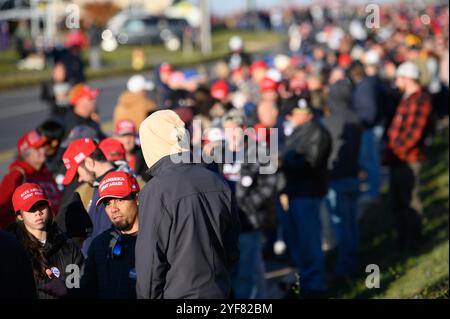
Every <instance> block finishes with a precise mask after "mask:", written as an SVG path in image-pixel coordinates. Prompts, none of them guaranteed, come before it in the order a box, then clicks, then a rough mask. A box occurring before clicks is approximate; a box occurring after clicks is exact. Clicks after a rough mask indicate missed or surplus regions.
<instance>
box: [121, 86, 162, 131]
mask: <svg viewBox="0 0 450 319" xmlns="http://www.w3.org/2000/svg"><path fill="white" fill-rule="evenodd" d="M155 108H156V105H155V103H154V102H153V101H152V100H149V99H148V98H147V97H145V96H144V95H142V94H140V93H133V92H130V91H125V92H124V93H122V94H121V95H120V97H119V101H118V103H117V105H116V108H115V109H114V115H113V121H114V125H115V124H116V123H117V122H119V121H121V120H131V121H133V123H134V125H136V127H139V125H141V123H142V121H143V120H145V118H146V117H147V116H148V114H149V113H150V112H152V111H154V110H155Z"/></svg>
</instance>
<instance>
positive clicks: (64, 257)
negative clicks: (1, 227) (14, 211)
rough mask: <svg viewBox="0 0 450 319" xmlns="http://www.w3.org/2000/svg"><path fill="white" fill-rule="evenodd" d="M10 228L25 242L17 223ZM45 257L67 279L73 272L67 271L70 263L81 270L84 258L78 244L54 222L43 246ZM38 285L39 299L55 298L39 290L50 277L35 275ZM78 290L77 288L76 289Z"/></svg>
mask: <svg viewBox="0 0 450 319" xmlns="http://www.w3.org/2000/svg"><path fill="white" fill-rule="evenodd" d="M9 230H10V231H11V232H12V233H14V234H15V235H16V237H17V239H18V240H19V241H20V242H21V243H22V244H23V242H24V233H23V231H22V229H21V228H20V227H19V226H18V225H17V224H16V223H15V224H13V225H11V227H10V228H9ZM43 253H44V257H45V259H46V260H47V262H48V264H49V266H50V267H56V268H58V270H59V271H60V274H61V276H60V279H62V280H63V281H65V278H66V277H67V276H68V275H71V273H66V270H67V269H66V268H67V266H68V265H77V266H78V267H79V269H80V270H81V268H82V266H83V263H84V258H83V255H82V254H81V251H80V249H79V248H78V246H77V245H76V244H75V242H73V241H72V240H71V239H69V238H68V237H67V236H66V235H65V234H64V233H63V232H62V231H61V230H59V228H58V227H57V226H56V224H53V226H51V228H50V229H49V231H48V236H47V241H46V243H45V244H44V247H43ZM35 282H36V287H37V288H38V291H37V295H38V298H39V299H55V297H53V296H51V295H49V294H47V293H46V292H43V291H41V290H39V287H40V286H42V285H43V284H46V283H48V282H49V279H47V278H45V279H40V278H37V277H36V276H35ZM75 290H76V289H75ZM75 294H77V292H76V291H70V290H69V294H68V297H70V295H75Z"/></svg>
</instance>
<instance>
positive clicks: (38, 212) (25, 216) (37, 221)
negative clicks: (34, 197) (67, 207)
mask: <svg viewBox="0 0 450 319" xmlns="http://www.w3.org/2000/svg"><path fill="white" fill-rule="evenodd" d="M50 214H51V213H50V208H49V206H48V204H47V202H45V201H40V202H37V203H36V204H34V205H33V207H31V209H30V211H29V212H25V211H22V212H20V213H19V214H18V215H17V219H18V220H20V221H23V223H24V224H25V227H26V228H27V230H28V231H29V232H33V231H41V230H45V228H46V225H47V223H48V221H49V219H50Z"/></svg>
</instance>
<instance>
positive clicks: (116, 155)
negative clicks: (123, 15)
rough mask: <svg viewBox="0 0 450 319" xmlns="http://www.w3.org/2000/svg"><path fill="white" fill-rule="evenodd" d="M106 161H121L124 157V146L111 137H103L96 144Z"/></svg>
mask: <svg viewBox="0 0 450 319" xmlns="http://www.w3.org/2000/svg"><path fill="white" fill-rule="evenodd" d="M98 147H99V148H100V149H101V151H102V152H103V154H105V157H106V159H107V160H108V161H112V162H114V161H123V160H125V158H126V151H125V147H124V146H123V145H122V143H120V142H119V141H118V140H116V139H115V138H112V137H108V138H105V139H104V140H102V141H101V142H100V144H98Z"/></svg>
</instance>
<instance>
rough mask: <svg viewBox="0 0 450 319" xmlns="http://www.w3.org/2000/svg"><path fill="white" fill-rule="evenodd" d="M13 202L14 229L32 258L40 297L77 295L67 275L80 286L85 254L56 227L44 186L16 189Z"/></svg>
mask: <svg viewBox="0 0 450 319" xmlns="http://www.w3.org/2000/svg"><path fill="white" fill-rule="evenodd" d="M12 202H13V207H14V211H15V212H16V222H15V223H14V224H13V225H12V226H11V227H10V230H11V231H12V232H13V233H14V234H15V235H16V237H17V239H18V240H19V241H20V242H21V243H22V245H23V246H24V248H25V251H26V252H27V255H28V257H29V259H30V262H31V266H32V270H33V275H34V279H35V282H36V287H37V295H38V298H39V299H56V298H63V297H69V296H70V295H73V291H72V290H71V289H68V288H67V286H66V278H67V277H69V276H71V275H72V276H71V277H70V278H68V279H70V280H72V279H73V280H74V281H75V282H72V281H71V284H73V287H76V286H77V282H76V281H77V279H78V280H79V278H77V274H78V273H79V271H80V268H81V266H82V264H83V256H82V254H81V251H80V250H79V248H78V247H77V246H76V245H75V243H74V242H73V241H72V240H71V239H69V238H67V237H66V235H64V234H63V233H62V232H61V231H60V230H59V229H58V227H57V226H56V223H55V222H54V219H53V213H52V211H51V209H50V204H49V200H48V199H47V197H46V196H45V195H44V191H43V189H42V188H41V187H40V186H39V185H37V184H32V183H25V184H22V185H21V186H19V187H18V188H16V190H15V191H14V194H13V198H12ZM68 266H70V267H68ZM78 277H79V276H78ZM78 286H79V285H78ZM71 287H72V286H70V287H69V288H71Z"/></svg>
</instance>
